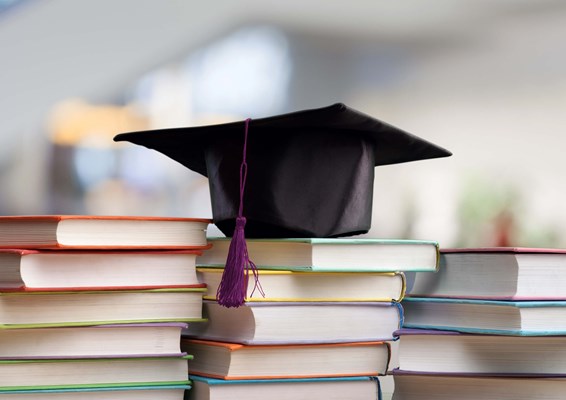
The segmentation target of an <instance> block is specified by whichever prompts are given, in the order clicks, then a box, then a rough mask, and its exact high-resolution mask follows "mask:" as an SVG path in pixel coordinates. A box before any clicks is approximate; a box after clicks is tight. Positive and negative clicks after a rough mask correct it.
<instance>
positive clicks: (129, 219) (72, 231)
mask: <svg viewBox="0 0 566 400" xmlns="http://www.w3.org/2000/svg"><path fill="white" fill-rule="evenodd" d="M211 222H212V221H211V220H209V219H203V218H173V217H142V216H98V215H18V216H0V248H25V249H167V248H169V249H183V248H195V249H205V248H208V247H209V245H208V244H207V240H206V228H207V226H208V224H209V223H211Z"/></svg>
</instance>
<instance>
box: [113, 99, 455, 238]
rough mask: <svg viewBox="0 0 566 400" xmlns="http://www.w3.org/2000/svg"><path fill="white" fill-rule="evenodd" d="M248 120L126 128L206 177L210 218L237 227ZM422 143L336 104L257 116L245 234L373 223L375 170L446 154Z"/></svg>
mask: <svg viewBox="0 0 566 400" xmlns="http://www.w3.org/2000/svg"><path fill="white" fill-rule="evenodd" d="M244 127H245V121H239V122H232V123H226V124H220V125H210V126H196V127H188V128H173V129H162V130H152V131H141V132H131V133H123V134H119V135H117V136H116V137H115V138H114V140H115V141H130V142H132V143H135V144H139V145H143V146H145V147H148V148H150V149H155V150H157V151H159V152H161V153H163V154H165V155H167V156H169V157H170V158H172V159H174V160H176V161H178V162H180V163H181V164H183V165H184V166H186V167H187V168H189V169H191V170H194V171H196V172H198V173H200V174H202V175H204V176H207V177H208V178H209V185H210V193H211V200H212V213H213V220H214V223H215V224H216V225H217V226H218V228H219V229H220V230H221V231H222V232H223V233H224V234H226V235H227V236H231V235H232V233H233V232H234V226H235V220H236V217H237V215H238V209H239V206H240V204H239V200H240V182H239V171H240V164H241V162H242V146H243V143H244ZM450 155H451V153H450V152H449V151H447V150H445V149H443V148H441V147H439V146H436V145H434V144H432V143H430V142H428V141H426V140H423V139H421V138H419V137H417V136H414V135H412V134H410V133H407V132H405V131H403V130H401V129H398V128H396V127H394V126H392V125H389V124H387V123H385V122H382V121H380V120H378V119H375V118H373V117H371V116H369V115H366V114H364V113H361V112H359V111H356V110H354V109H352V108H349V107H347V106H346V105H344V104H341V103H338V104H334V105H331V106H328V107H323V108H318V109H311V110H304V111H297V112H293V113H288V114H282V115H278V116H273V117H268V118H261V119H254V120H252V121H251V122H250V125H249V137H248V142H247V164H248V173H247V183H246V190H245V195H244V198H243V199H244V204H245V206H244V215H245V217H246V218H247V224H246V236H247V237H256V238H257V237H264V238H273V237H275V238H277V237H338V236H348V235H354V234H360V233H365V232H367V231H368V230H369V229H370V224H371V208H372V197H373V180H374V167H375V166H378V165H388V164H396V163H404V162H408V161H415V160H422V159H429V158H437V157H446V156H450Z"/></svg>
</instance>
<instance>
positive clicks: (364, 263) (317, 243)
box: [197, 238, 438, 272]
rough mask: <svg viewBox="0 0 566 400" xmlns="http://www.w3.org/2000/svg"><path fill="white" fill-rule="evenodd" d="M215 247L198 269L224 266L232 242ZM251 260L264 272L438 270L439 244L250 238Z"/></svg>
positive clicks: (221, 241)
mask: <svg viewBox="0 0 566 400" xmlns="http://www.w3.org/2000/svg"><path fill="white" fill-rule="evenodd" d="M209 242H210V243H211V244H212V245H213V246H212V248H211V249H210V250H208V251H206V252H204V254H203V255H202V256H201V257H198V258H197V266H204V267H207V266H208V267H224V264H225V262H226V257H227V255H228V248H229V246H230V239H228V238H209ZM246 242H247V247H248V252H249V256H250V259H251V260H252V261H253V262H254V263H255V264H256V266H257V267H258V268H260V269H283V270H297V271H326V272H328V271H334V272H336V271H350V272H352V271H361V272H368V271H374V272H396V271H436V269H437V267H438V243H437V242H433V241H421V240H387V239H348V238H341V239H329V238H322V239H248V240H247V241H246Z"/></svg>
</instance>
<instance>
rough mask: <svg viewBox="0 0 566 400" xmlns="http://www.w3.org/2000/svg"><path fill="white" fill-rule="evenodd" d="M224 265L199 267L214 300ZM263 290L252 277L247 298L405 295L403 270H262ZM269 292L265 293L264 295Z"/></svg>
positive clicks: (389, 297) (386, 298)
mask: <svg viewBox="0 0 566 400" xmlns="http://www.w3.org/2000/svg"><path fill="white" fill-rule="evenodd" d="M223 272H224V269H222V268H197V275H198V279H199V281H200V282H202V283H203V284H206V286H207V287H208V294H207V296H205V298H206V299H212V300H214V299H215V298H216V292H217V291H218V286H219V285H220V280H221V278H222V273H223ZM257 273H258V276H259V282H260V284H261V289H262V290H259V289H258V288H256V287H255V280H254V279H252V278H250V279H248V289H247V298H246V301H387V302H391V301H401V299H402V298H403V296H404V294H405V275H404V274H403V273H402V272H307V271H282V270H258V271H257ZM264 295H265V296H264Z"/></svg>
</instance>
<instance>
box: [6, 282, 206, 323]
mask: <svg viewBox="0 0 566 400" xmlns="http://www.w3.org/2000/svg"><path fill="white" fill-rule="evenodd" d="M205 292H206V289H204V288H183V289H177V288H167V289H150V290H124V291H74V292H73V291H65V292H0V309H2V314H1V315H0V327H3V328H6V329H9V328H32V327H57V326H88V325H107V324H114V323H144V322H190V321H203V320H204V319H203V317H202V295H203V293H205Z"/></svg>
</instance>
